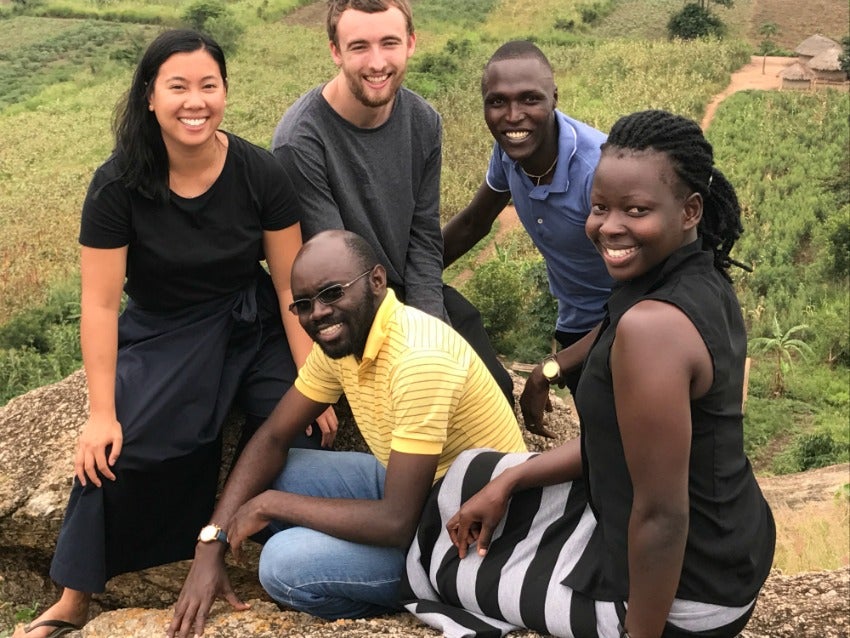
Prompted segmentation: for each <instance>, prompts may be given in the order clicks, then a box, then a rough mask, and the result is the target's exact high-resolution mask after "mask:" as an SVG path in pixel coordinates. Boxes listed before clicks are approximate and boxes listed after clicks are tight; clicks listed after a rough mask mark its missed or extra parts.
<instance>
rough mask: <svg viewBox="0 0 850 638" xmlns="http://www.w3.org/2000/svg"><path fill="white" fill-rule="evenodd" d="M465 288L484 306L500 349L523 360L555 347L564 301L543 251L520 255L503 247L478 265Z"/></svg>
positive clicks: (482, 309)
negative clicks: (554, 291) (553, 289)
mask: <svg viewBox="0 0 850 638" xmlns="http://www.w3.org/2000/svg"><path fill="white" fill-rule="evenodd" d="M464 292H465V293H466V294H467V296H468V297H469V300H470V301H471V302H472V303H473V304H475V305H476V306H477V307H478V310H479V311H480V312H481V316H482V318H483V320H484V327H485V328H486V330H487V334H488V335H489V336H490V339H491V341H492V343H493V347H494V348H495V349H496V351H497V352H499V353H500V354H502V355H504V356H506V357H508V358H510V359H514V360H518V361H537V360H539V359H540V358H542V357H543V356H544V355H545V354H547V353H549V352H550V350H551V343H552V334H553V332H554V328H555V320H556V319H557V316H558V304H557V302H556V301H555V299H554V298H553V297H552V295H551V293H550V292H549V280H548V278H547V275H546V264H545V263H544V261H543V259H542V258H541V257H540V256H539V255H535V256H533V257H517V256H516V255H515V253H514V252H513V251H512V250H510V249H508V250H505V249H502V248H498V247H497V255H496V257H494V258H493V259H490V260H488V261H486V262H484V263H483V264H481V265H480V266H477V267H476V268H475V270H474V272H473V275H472V277H471V279H470V280H469V282H468V283H467V285H466V286H465V287H464Z"/></svg>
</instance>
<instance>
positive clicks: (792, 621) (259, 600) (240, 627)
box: [0, 372, 850, 638]
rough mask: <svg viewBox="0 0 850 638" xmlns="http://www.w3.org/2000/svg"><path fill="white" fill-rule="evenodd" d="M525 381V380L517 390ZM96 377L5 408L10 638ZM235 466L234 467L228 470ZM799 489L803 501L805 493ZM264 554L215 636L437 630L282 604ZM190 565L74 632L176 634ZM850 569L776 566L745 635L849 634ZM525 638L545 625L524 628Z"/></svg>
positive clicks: (44, 563) (557, 406) (2, 607)
mask: <svg viewBox="0 0 850 638" xmlns="http://www.w3.org/2000/svg"><path fill="white" fill-rule="evenodd" d="M521 388H522V380H521V379H520V378H519V377H515V391H516V393H517V394H518V393H519V392H520V391H521ZM86 409H87V407H86V389H85V377H84V374H83V373H82V372H77V373H75V374H73V375H71V376H70V377H68V378H66V379H64V380H63V381H60V382H59V383H56V384H53V385H51V386H47V387H44V388H39V389H38V390H34V391H32V392H29V393H28V394H26V395H24V396H21V397H18V398H16V399H13V400H12V401H10V402H9V403H8V404H7V405H6V406H5V407H3V408H0V636H2V635H6V634H5V633H4V632H5V630H8V629H10V628H11V627H12V625H13V624H14V619H13V617H12V613H13V612H14V610H15V608H16V607H17V606H20V605H26V606H30V607H31V606H34V605H39V606H40V608H43V607H45V606H47V605H49V604H50V603H52V602H53V600H55V598H56V595H57V593H58V592H57V590H56V588H55V586H54V585H53V583H51V581H50V578H49V576H48V568H49V565H50V558H51V556H52V553H53V548H54V547H55V542H56V537H57V535H58V532H59V527H60V525H61V522H62V516H63V512H64V508H65V504H66V500H67V496H68V492H69V490H70V487H71V479H72V475H73V450H74V446H75V444H76V439H77V435H78V433H79V430H80V428H81V427H82V425H83V423H84V421H85V418H86ZM553 410H554V411H553V413H552V415H550V419H549V421H550V428H551V429H553V430H554V431H555V432H556V434H557V435H558V439H557V440H554V441H552V440H547V439H542V438H540V437H536V436H533V435H529V434H526V441H527V442H528V444H529V447H530V449H535V450H543V449H548V448H551V447H554V446H556V445H558V444H559V443H560V442H562V441H563V440H566V439H568V438H570V437H572V436H575V435H576V433H577V431H578V424H577V421H576V419H575V417H574V413H573V410H572V406H571V405H570V404H565V403H564V402H562V401H560V400H558V399H557V398H555V399H553ZM239 422H240V418H239V415H233V417H232V418H231V421H230V423H228V426H227V428H226V448H227V449H228V450H231V449H232V445H233V443H234V442H235V439H236V435H237V434H238V426H239ZM338 447H339V448H340V449H355V450H365V444H364V443H363V440H362V438H361V437H360V436H359V434H358V433H357V431H356V428H355V427H354V426H353V424H352V422H351V419H350V416H345V409H344V406H343V419H342V425H341V428H340V434H339V437H338ZM225 471H226V468H223V470H222V476H223V475H224V472H225ZM804 476H805V478H804V479H802V480H801V481H798V484H799V485H800V488H801V489H800V490H799V491H797V490H795V489H794V488H793V487H792V483H791V482H790V481H791V478H786V477H780V478H779V479H771V480H770V481H767V482H766V484H765V493H766V494H767V496H768V499H769V500H770V501H771V503H772V504H773V503H774V502H780V501H781V502H782V503H783V504H785V505H788V506H790V507H795V506H803V505H804V504H805V502H807V501H808V500H810V499H812V498H827V497H832V495H833V494H834V493H835V491H836V489H837V488H838V487H840V486H842V485H844V484H845V483H847V481H848V468H847V467H846V466H839V467H837V468H832V469H830V470H827V471H819V472H817V473H815V472H809V473H806V475H804ZM796 493H802V494H804V497H803V498H794V497H793V496H792V495H793V494H796ZM257 555H258V551H257V548H256V547H254V548H253V549H252V551H250V552H249V554H248V559H247V561H246V564H244V565H234V564H231V565H229V573H230V576H231V581H232V582H233V585H234V588H235V589H236V591H237V592H238V593H239V595H240V596H241V597H242V598H243V600H248V601H251V603H252V607H251V609H250V610H249V611H246V612H238V613H237V612H233V611H231V610H230V608H229V606H227V605H226V604H224V603H217V604H216V606H215V607H214V608H213V614H212V616H211V619H210V622H209V625H208V628H207V631H206V632H205V634H204V635H205V636H206V637H207V638H248V637H252V638H262V637H266V636H268V637H272V636H275V637H277V636H283V635H286V636H293V637H296V636H303V637H309V638H322V637H324V636H332V635H333V636H338V635H345V636H353V637H358V636H377V635H396V636H435V635H437V634H436V632H434V631H432V630H430V629H428V628H426V627H424V626H422V625H421V624H419V623H418V622H417V621H416V620H415V619H413V618H412V617H411V616H409V615H407V614H398V615H394V616H387V617H381V618H377V619H370V620H358V621H338V622H324V621H321V620H317V619H315V618H312V617H310V616H307V615H305V614H299V613H296V612H292V611H285V610H280V609H279V608H278V607H277V606H276V605H275V604H274V603H272V602H271V601H270V600H269V598H268V597H267V596H266V595H265V593H264V592H263V591H262V589H261V588H260V587H259V584H258V583H257V578H256V561H257ZM188 567H189V563H188V562H187V561H184V562H180V563H174V564H171V565H164V566H161V567H157V568H154V569H149V570H145V571H143V572H139V573H134V574H125V575H122V576H119V577H117V578H114V579H113V580H112V581H110V583H109V585H108V588H107V592H106V593H104V594H102V595H98V596H96V597H95V599H94V601H93V605H92V617H93V619H92V620H91V621H90V622H89V624H88V625H87V626H86V627H85V628H84V629H83V631H82V632H75V633H72V634H69V638H146V637H148V636H156V637H157V638H161V636H163V635H164V631H165V627H166V626H167V625H168V622H169V621H170V617H171V616H170V611H169V606H170V605H172V604H173V603H174V601H175V600H176V598H177V595H178V594H179V592H180V587H181V586H182V583H183V579H184V578H185V575H186V573H187V570H188ZM848 599H850V572H848V570H847V569H846V568H845V569H842V570H838V571H835V572H822V573H816V574H802V575H795V576H784V575H782V574H779V573H778V572H775V573H773V574H772V575H771V577H770V579H769V580H768V583H767V586H766V587H765V590H764V592H763V593H762V596H761V598H760V601H759V604H758V605H757V607H756V613H755V615H754V617H753V620H752V621H751V623H750V625H749V626H748V628H747V630H746V631H745V632H744V633H743V634H742V638H767V637H770V638H785V637H788V638H791V637H792V636H794V637H798V636H811V637H813V638H814V637H817V638H832V637H833V636H834V637H836V638H837V637H839V636H842V637H846V636H848V635H850V634H848V630H850V613H848V612H850V609H848ZM512 635H513V636H516V637H517V638H531V637H533V636H537V634H535V633H534V632H518V633H516V634H512Z"/></svg>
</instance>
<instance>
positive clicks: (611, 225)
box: [585, 147, 702, 281]
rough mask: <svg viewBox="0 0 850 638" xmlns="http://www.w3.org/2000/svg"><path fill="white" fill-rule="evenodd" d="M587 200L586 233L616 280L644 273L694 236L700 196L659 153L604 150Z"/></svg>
mask: <svg viewBox="0 0 850 638" xmlns="http://www.w3.org/2000/svg"><path fill="white" fill-rule="evenodd" d="M590 198H591V199H590V201H591V212H590V215H589V216H588V218H587V222H586V223H585V231H586V232H587V236H588V237H589V238H590V240H591V241H592V242H593V244H594V245H595V246H596V249H597V250H598V251H599V254H600V255H602V259H603V260H604V261H605V266H606V267H607V268H608V272H609V273H610V275H611V276H612V277H613V278H614V279H616V280H618V281H628V280H630V279H634V278H635V277H638V276H640V275H642V274H644V273H646V272H647V271H649V270H651V269H652V268H653V267H655V266H657V265H658V264H659V263H661V262H662V261H664V260H665V259H666V258H667V257H669V256H670V254H671V253H673V252H674V251H675V250H677V249H678V248H680V247H682V246H684V245H686V244H689V243H691V242H692V241H694V240H695V239H696V238H697V225H698V224H699V220H700V218H701V217H702V197H701V196H700V195H699V193H694V192H691V191H690V190H689V189H688V188H687V186H686V185H685V184H683V183H682V181H681V180H680V179H679V178H678V176H677V175H676V173H675V172H674V170H673V166H672V165H671V163H670V160H669V158H668V157H667V155H665V154H664V153H659V152H657V151H654V150H647V151H631V150H627V149H626V150H624V149H619V148H616V147H613V148H608V149H606V150H605V151H603V153H602V157H601V158H600V160H599V166H597V168H596V173H595V175H594V177H593V188H592V189H591V195H590Z"/></svg>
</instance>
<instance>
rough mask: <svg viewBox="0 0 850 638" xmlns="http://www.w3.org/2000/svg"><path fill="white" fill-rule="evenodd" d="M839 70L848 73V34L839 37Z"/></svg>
mask: <svg viewBox="0 0 850 638" xmlns="http://www.w3.org/2000/svg"><path fill="white" fill-rule="evenodd" d="M838 60H839V62H840V64H841V70H842V71H844V72H845V73H846V74H847V75H850V35H845V36H844V37H843V38H841V55H839V56H838Z"/></svg>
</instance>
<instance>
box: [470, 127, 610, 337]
mask: <svg viewBox="0 0 850 638" xmlns="http://www.w3.org/2000/svg"><path fill="white" fill-rule="evenodd" d="M555 115H556V117H557V122H558V164H557V166H555V174H554V176H553V178H552V183H551V184H541V185H540V186H535V185H534V183H533V182H532V181H531V179H529V177H528V176H527V175H526V174H525V173H523V172H522V169H521V168H520V166H519V164H518V163H517V162H515V161H513V160H512V159H511V158H510V157H508V156H507V154H506V153H504V152H503V151H502V149H501V147H499V145H498V144H495V145H494V148H493V155H492V156H491V158H490V166H489V168H488V169H487V185H488V186H489V187H490V188H492V189H493V190H494V191H497V192H500V193H505V192H508V191H510V193H511V198H512V199H513V202H514V206H515V207H516V211H517V216H518V217H519V219H520V221H521V222H522V225H523V226H525V230H526V231H527V232H528V234H529V236H530V237H531V239H532V241H533V242H534V245H535V246H537V249H538V250H539V251H540V253H541V254H542V255H543V259H544V260H545V261H546V272H547V274H548V275H549V291H550V292H551V293H552V295H553V296H554V297H555V298H556V299H557V300H558V323H557V326H556V329H557V330H561V331H563V332H585V331H587V330H590V329H591V328H593V327H594V326H595V325H596V324H598V323H599V322H600V321H601V320H602V317H603V315H604V314H605V313H604V311H603V306H604V304H605V302H606V301H607V300H608V296H609V295H610V293H611V287H612V286H613V284H614V280H613V279H611V277H610V276H609V275H608V271H607V270H606V268H605V264H604V263H603V261H602V258H601V257H600V256H599V253H597V252H596V248H594V247H593V244H591V243H590V240H589V239H588V238H587V235H586V234H585V232H584V222H585V220H586V219H587V216H588V215H589V214H590V187H591V184H592V182H593V172H594V171H595V170H596V165H597V164H598V163H599V153H600V151H599V147H600V145H601V144H602V142H604V141H605V139H606V135H605V134H604V133H602V132H600V131H597V130H596V129H595V128H592V127H590V126H588V125H587V124H584V123H583V122H579V121H578V120H574V119H572V118H570V117H567V116H566V115H564V114H563V113H561V112H560V111H555Z"/></svg>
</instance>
